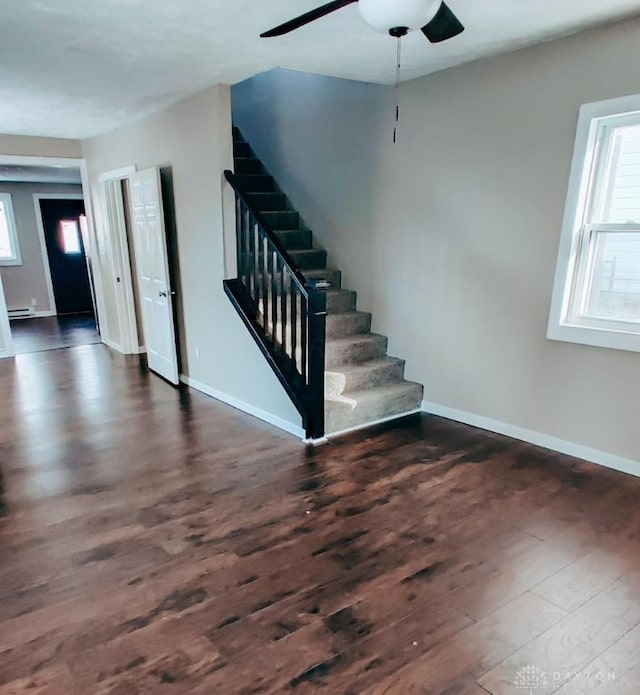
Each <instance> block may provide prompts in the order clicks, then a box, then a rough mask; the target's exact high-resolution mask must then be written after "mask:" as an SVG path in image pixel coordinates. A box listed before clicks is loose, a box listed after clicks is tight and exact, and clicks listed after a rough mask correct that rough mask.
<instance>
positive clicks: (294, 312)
mask: <svg viewBox="0 0 640 695" xmlns="http://www.w3.org/2000/svg"><path fill="white" fill-rule="evenodd" d="M289 289H290V293H291V357H293V361H294V363H295V365H296V369H298V370H299V367H298V292H297V287H296V285H295V283H294V281H293V278H290V284H289Z"/></svg>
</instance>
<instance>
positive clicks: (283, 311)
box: [278, 263, 289, 355]
mask: <svg viewBox="0 0 640 695" xmlns="http://www.w3.org/2000/svg"><path fill="white" fill-rule="evenodd" d="M280 266H281V267H280V270H279V273H278V279H279V281H280V322H281V323H282V353H283V354H284V355H287V354H289V353H288V351H287V287H286V284H285V276H284V263H281V264H280Z"/></svg>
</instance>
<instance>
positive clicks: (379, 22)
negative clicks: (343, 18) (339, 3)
mask: <svg viewBox="0 0 640 695" xmlns="http://www.w3.org/2000/svg"><path fill="white" fill-rule="evenodd" d="M440 4H441V3H440V0H359V2H358V8H359V10H360V14H361V15H362V19H364V21H365V22H366V23H367V24H368V25H369V26H370V27H371V28H372V29H375V30H376V31H380V32H384V33H385V34H387V33H389V32H390V31H391V30H393V29H398V28H401V27H402V28H406V29H409V30H410V31H413V30H414V29H421V28H422V27H423V26H425V24H428V23H429V22H430V21H431V20H432V19H433V18H434V17H435V15H436V13H437V12H438V8H439V7H440Z"/></svg>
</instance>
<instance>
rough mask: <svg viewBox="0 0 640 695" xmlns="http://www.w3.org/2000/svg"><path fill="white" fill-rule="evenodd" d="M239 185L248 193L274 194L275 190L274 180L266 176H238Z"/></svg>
mask: <svg viewBox="0 0 640 695" xmlns="http://www.w3.org/2000/svg"><path fill="white" fill-rule="evenodd" d="M238 183H239V184H240V188H241V189H242V190H243V191H247V192H248V193H273V192H274V189H275V183H274V181H273V178H272V177H271V176H266V175H264V174H259V175H255V174H254V175H247V174H243V175H238Z"/></svg>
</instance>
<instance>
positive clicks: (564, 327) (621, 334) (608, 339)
mask: <svg viewBox="0 0 640 695" xmlns="http://www.w3.org/2000/svg"><path fill="white" fill-rule="evenodd" d="M547 338H548V339H549V340H557V341H561V342H565V343H578V344H580V345H591V346H593V347H601V348H610V349H613V350H627V351H629V352H640V333H634V332H629V331H620V330H612V329H607V328H589V327H586V326H576V325H573V324H570V323H561V324H554V325H549V328H548V331H547Z"/></svg>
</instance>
